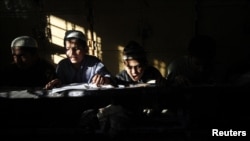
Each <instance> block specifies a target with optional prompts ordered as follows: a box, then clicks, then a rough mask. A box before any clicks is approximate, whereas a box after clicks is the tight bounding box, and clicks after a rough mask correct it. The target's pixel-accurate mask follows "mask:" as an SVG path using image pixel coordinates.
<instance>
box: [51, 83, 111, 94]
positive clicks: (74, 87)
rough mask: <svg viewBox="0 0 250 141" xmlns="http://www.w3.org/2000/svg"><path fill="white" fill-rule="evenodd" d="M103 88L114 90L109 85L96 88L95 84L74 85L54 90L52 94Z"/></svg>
mask: <svg viewBox="0 0 250 141" xmlns="http://www.w3.org/2000/svg"><path fill="white" fill-rule="evenodd" d="M103 88H104V89H108V88H114V86H112V85H108V84H105V85H101V86H96V85H95V84H88V83H73V84H69V85H65V86H62V87H59V88H53V89H52V91H51V93H58V92H62V91H66V90H97V89H103Z"/></svg>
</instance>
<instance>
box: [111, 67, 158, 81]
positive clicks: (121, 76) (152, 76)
mask: <svg viewBox="0 0 250 141" xmlns="http://www.w3.org/2000/svg"><path fill="white" fill-rule="evenodd" d="M162 78H163V77H162V75H161V73H160V71H159V70H157V69H156V68H155V67H153V66H148V67H147V68H146V69H145V70H144V73H143V75H142V77H141V79H140V80H139V81H136V82H135V81H133V80H132V79H131V78H130V76H129V75H128V73H127V72H126V70H122V71H121V72H120V73H118V74H117V75H116V83H117V84H118V85H119V84H121V85H129V84H137V83H147V82H148V81H150V80H159V79H162Z"/></svg>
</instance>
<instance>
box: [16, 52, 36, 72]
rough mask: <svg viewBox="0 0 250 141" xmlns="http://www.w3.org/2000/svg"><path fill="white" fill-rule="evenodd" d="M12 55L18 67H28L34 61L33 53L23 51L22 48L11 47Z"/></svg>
mask: <svg viewBox="0 0 250 141" xmlns="http://www.w3.org/2000/svg"><path fill="white" fill-rule="evenodd" d="M12 56H13V60H14V63H15V64H17V66H18V67H19V68H20V69H27V68H29V67H30V66H31V65H32V64H33V63H34V61H35V55H34V54H31V53H30V52H27V51H24V50H23V49H21V48H19V47H16V48H13V49H12Z"/></svg>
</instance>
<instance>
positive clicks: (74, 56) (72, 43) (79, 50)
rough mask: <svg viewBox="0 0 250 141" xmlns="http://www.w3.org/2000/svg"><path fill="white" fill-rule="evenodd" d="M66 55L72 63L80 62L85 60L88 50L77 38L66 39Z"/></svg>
mask: <svg viewBox="0 0 250 141" xmlns="http://www.w3.org/2000/svg"><path fill="white" fill-rule="evenodd" d="M65 48H66V55H67V57H68V58H69V59H70V61H71V63H72V64H79V63H81V61H82V60H83V58H84V56H85V54H86V51H85V49H84V47H83V46H82V45H81V44H80V43H79V41H78V40H77V39H70V40H66V42H65Z"/></svg>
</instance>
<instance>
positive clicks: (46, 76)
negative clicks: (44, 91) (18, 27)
mask: <svg viewBox="0 0 250 141" xmlns="http://www.w3.org/2000/svg"><path fill="white" fill-rule="evenodd" d="M11 51H12V56H13V63H11V64H10V65H8V66H6V67H4V69H3V72H2V80H3V81H2V82H1V83H2V84H1V85H2V86H15V87H44V85H45V84H47V83H48V82H49V81H51V80H52V79H54V78H55V68H54V66H53V64H51V63H49V62H48V61H46V60H44V59H42V58H40V57H39V55H38V44H37V41H36V40H35V39H34V38H32V37H30V36H19V37H17V38H15V39H14V40H13V41H12V42H11Z"/></svg>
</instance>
